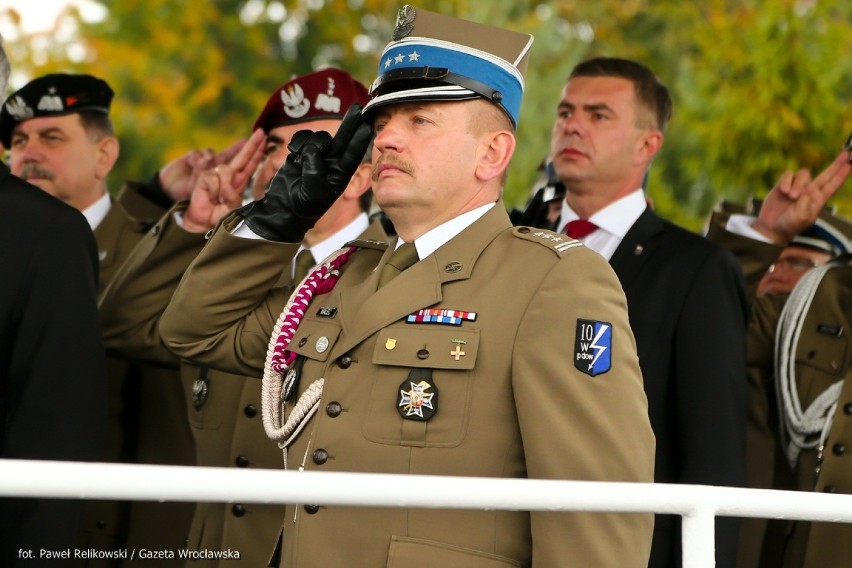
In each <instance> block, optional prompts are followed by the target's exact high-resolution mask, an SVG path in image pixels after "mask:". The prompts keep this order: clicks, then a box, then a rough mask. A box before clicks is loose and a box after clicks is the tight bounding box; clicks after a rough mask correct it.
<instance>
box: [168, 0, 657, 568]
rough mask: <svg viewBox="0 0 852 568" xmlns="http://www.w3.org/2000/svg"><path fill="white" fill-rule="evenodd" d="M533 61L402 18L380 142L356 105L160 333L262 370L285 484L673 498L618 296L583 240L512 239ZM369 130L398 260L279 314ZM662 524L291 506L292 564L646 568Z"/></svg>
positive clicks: (489, 34) (199, 275)
mask: <svg viewBox="0 0 852 568" xmlns="http://www.w3.org/2000/svg"><path fill="white" fill-rule="evenodd" d="M531 44H532V37H531V36H529V35H526V34H521V33H515V32H510V31H507V30H503V29H499V28H495V27H492V26H487V25H481V24H476V23H473V22H468V21H464V20H459V19H456V18H452V17H447V16H443V15H440V14H435V13H431V12H428V11H426V10H421V9H415V8H412V7H411V6H405V7H404V8H402V10H401V11H400V13H399V15H398V18H397V25H396V29H395V30H394V39H393V41H391V42H390V43H389V44H388V45H387V46H386V48H385V50H384V52H383V55H382V57H381V60H380V64H379V77H378V79H377V80H376V81H375V82H374V83H373V85H372V88H371V100H370V102H369V103H368V104H367V105H366V106H365V107H364V109H363V111H364V115H363V116H364V117H365V118H366V122H364V121H363V120H362V118H361V117H360V116H359V115H358V111H359V110H360V109H358V108H357V107H356V108H353V109H351V110H350V113H349V114H348V115H347V117H346V118H345V119H344V121H343V124H342V125H341V127H340V130H339V131H338V133H337V135H336V136H335V137H334V139H332V138H331V136H329V135H328V134H327V133H322V132H318V133H311V132H303V133H301V134H300V135H298V136H297V137H295V138H294V140H293V141H292V142H291V144H290V147H291V154H290V155H289V156H288V158H287V161H286V163H285V165H284V166H283V168H282V169H281V170H279V172H278V174H277V175H276V177H275V178H274V179H273V181H272V183H271V186H270V188H269V190H268V191H267V194H266V196H265V197H264V198H263V199H261V200H259V201H256V202H254V203H253V204H252V205H251V206H247V207H245V208H243V209H241V210H240V211H238V212H236V214H234V215H232V216H230V217H228V218H226V219H225V220H224V222H223V224H221V225H220V226H219V227H218V230H217V231H216V232H215V234H213V235H212V236H211V239H210V241H209V242H208V244H207V245H206V246H205V248H204V249H203V250H202V251H201V253H200V254H199V256H198V258H196V260H195V261H194V262H193V264H192V266H191V267H190V268H189V270H188V271H187V273H186V275H185V276H184V278H183V280H182V282H181V284H180V285H179V286H178V289H177V290H176V292H175V296H174V299H173V301H172V302H171V303H170V304H169V307H168V308H167V310H166V312H165V313H164V314H163V317H162V319H161V322H160V332H161V334H162V336H163V338H164V339H165V341H166V342H167V345H168V346H169V347H170V348H172V349H173V350H174V351H175V352H176V353H177V354H179V355H180V356H181V357H184V358H187V359H190V360H196V361H199V362H204V363H206V364H210V365H216V366H223V367H225V366H227V367H231V368H235V369H243V370H254V372H260V371H261V370H262V369H264V366H265V367H266V371H265V372H264V379H263V387H264V407H263V413H264V426H265V427H266V430H267V433H268V434H269V435H270V437H272V438H273V439H274V440H275V441H276V442H278V443H279V444H281V445H282V446H284V447H286V448H287V454H286V456H287V461H288V464H289V467H292V468H296V467H304V468H306V469H308V470H316V471H365V472H382V473H395V474H432V475H461V476H485V477H506V478H527V477H529V478H539V479H575V480H601V481H641V482H651V481H652V480H653V461H654V437H653V433H652V431H651V427H650V424H649V420H648V414H647V412H648V408H647V401H646V398H645V395H644V392H643V389H642V378H641V374H640V371H639V366H638V361H637V356H636V346H635V342H634V339H633V336H632V333H631V331H630V327H629V324H628V319H627V309H626V302H625V298H624V294H623V292H622V290H621V286H620V285H619V283H618V279H617V278H616V276H615V274H614V273H613V271H612V270H611V268H610V267H609V266H608V264H607V263H606V261H605V260H604V259H603V258H602V257H600V255H598V254H597V253H595V252H593V251H591V250H589V249H586V248H585V247H584V246H583V245H582V244H581V243H579V242H578V241H575V240H572V239H569V238H567V237H565V236H560V235H558V234H555V233H552V232H550V231H547V230H538V229H533V228H529V227H517V228H513V227H512V224H511V222H510V220H509V216H508V214H507V212H506V210H505V208H504V207H503V206H502V205H501V204H500V203H499V202H500V194H501V189H502V184H503V179H504V177H505V174H506V169H507V167H508V164H509V161H510V159H511V157H512V154H513V152H514V149H515V134H514V132H515V128H516V127H517V122H518V113H519V110H520V106H521V98H522V93H523V84H524V82H523V71H524V70H525V68H526V65H527V60H528V55H529V48H530V46H531ZM371 125H372V126H373V127H374V128H375V140H374V147H373V154H372V156H373V192H374V197H375V199H376V201H377V203H378V205H379V206H380V207H381V208H382V210H383V211H384V212H385V213H386V214H387V215H388V217H389V218H390V220H391V221H392V222H393V225H394V227H395V229H396V230H397V234H398V235H399V239H398V240H396V241H395V242H394V243H393V245H391V246H387V245H384V244H380V243H375V242H371V241H366V240H355V241H353V242H351V243H349V244H348V245H347V246H346V247H344V248H343V249H341V250H339V251H337V252H336V253H335V254H333V255H331V256H330V257H329V258H327V259H326V260H325V261H324V262H323V263H322V264H321V266H320V267H319V268H317V269H316V270H315V271H313V272H312V273H311V274H310V275H309V276H308V277H307V278H306V280H305V282H304V284H303V285H302V286H300V287H299V288H298V290H297V291H296V293H295V294H293V296H292V297H291V299H290V300H289V302H288V305H287V307H286V308H285V310H284V312H282V313H281V314H280V316H279V313H277V312H275V309H274V306H278V305H280V295H279V294H278V293H277V292H276V291H275V290H273V289H272V286H273V285H274V283H275V280H276V278H277V276H278V275H277V274H276V271H275V270H274V269H272V268H271V267H270V265H272V264H278V263H277V262H275V259H279V260H280V262H286V260H287V259H289V258H292V256H293V255H294V254H295V252H296V250H297V249H298V243H299V241H300V240H301V239H302V236H303V235H304V233H305V231H306V230H307V229H308V228H309V227H310V226H311V225H312V224H313V222H314V220H315V219H317V218H319V216H320V215H322V213H323V212H324V211H325V209H326V208H327V207H329V205H330V204H331V203H332V202H334V200H335V198H336V197H337V195H338V194H339V193H340V192H341V191H342V189H343V187H345V185H346V181H347V180H348V179H349V176H350V175H351V173H352V171H354V169H355V167H356V166H357V164H358V162H359V161H360V159H361V155H362V153H363V151H364V150H365V149H366V148H367V146H368V144H369V142H370V139H371V137H372V132H371ZM252 234H253V235H254V236H260V237H262V239H264V240H258V239H250V238H248V237H250V236H251V235H252ZM240 235H246V237H241V236H240ZM394 276H395V277H394ZM188 319H193V320H194V321H193V322H192V325H187V323H188V322H187V320H188ZM273 328H274V332H273V333H272V337H271V338H270V336H269V333H268V332H269V331H270V330H271V329H273ZM267 347H270V348H269V358H268V360H267V358H266V357H265V355H266V353H267ZM282 397H283V400H282ZM282 406H283V408H282ZM411 490H412V491H418V492H426V493H428V492H430V491H432V489H431V488H430V487H429V486H428V485H425V486H423V485H418V486H412V487H411ZM652 525H653V517H652V515H650V514H629V515H621V514H601V513H545V512H533V513H529V512H517V511H498V510H491V511H461V510H424V509H401V508H396V509H394V508H370V507H328V506H324V505H323V504H322V503H304V504H299V505H288V506H287V513H286V515H285V517H284V519H283V525H282V530H283V544H282V549H281V551H280V565H281V566H299V567H306V566H307V567H310V566H331V565H335V564H347V563H349V562H351V559H352V558H357V559H358V564H359V565H363V566H386V565H387V566H391V565H393V566H396V565H400V566H401V565H405V566H409V567H412V568H416V567H425V566H448V567H462V566H464V567H471V566H495V567H496V566H517V565H528V566H529V565H531V566H541V567H544V566H560V565H564V564H565V562H566V561H567V562H570V563H571V564H575V565H577V566H635V567H640V566H642V567H644V566H646V565H647V561H648V554H649V549H650V542H651V533H652Z"/></svg>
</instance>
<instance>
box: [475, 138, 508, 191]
mask: <svg viewBox="0 0 852 568" xmlns="http://www.w3.org/2000/svg"><path fill="white" fill-rule="evenodd" d="M482 148H483V151H482V153H481V154H480V156H479V158H478V159H477V164H476V177H477V179H479V180H481V181H489V180H492V179H494V178H497V177H500V176H501V175H503V172H505V171H506V169H507V168H508V167H509V162H510V161H511V160H512V154H514V153H515V135H514V134H512V133H511V132H509V131H508V130H497V131H495V132H492V133H491V134H490V135H489V137H488V138H486V139H485V140H484V142H483V147H482Z"/></svg>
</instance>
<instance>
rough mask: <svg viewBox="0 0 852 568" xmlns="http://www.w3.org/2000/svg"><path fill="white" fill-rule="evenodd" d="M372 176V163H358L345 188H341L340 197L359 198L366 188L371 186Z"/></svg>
mask: <svg viewBox="0 0 852 568" xmlns="http://www.w3.org/2000/svg"><path fill="white" fill-rule="evenodd" d="M372 178H373V165H372V164H370V163H369V162H367V163H363V164H361V165H359V166H358V169H357V170H355V173H354V174H352V179H350V180H349V185H347V186H346V189H345V190H343V195H342V196H341V199H353V200H357V199H358V198H360V197H361V196H362V195H364V193H366V192H367V190H368V189H370V188H371V187H373V179H372Z"/></svg>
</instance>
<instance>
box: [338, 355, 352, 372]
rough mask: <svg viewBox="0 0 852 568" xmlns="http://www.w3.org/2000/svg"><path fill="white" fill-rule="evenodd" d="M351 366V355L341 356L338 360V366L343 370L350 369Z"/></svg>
mask: <svg viewBox="0 0 852 568" xmlns="http://www.w3.org/2000/svg"><path fill="white" fill-rule="evenodd" d="M351 364H352V356H351V355H349V353H346V354H344V355H341V356H340V357H339V358H338V359H337V366H338V367H340V368H341V369H348V368H349V366H350V365H351Z"/></svg>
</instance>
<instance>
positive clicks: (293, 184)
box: [239, 104, 373, 243]
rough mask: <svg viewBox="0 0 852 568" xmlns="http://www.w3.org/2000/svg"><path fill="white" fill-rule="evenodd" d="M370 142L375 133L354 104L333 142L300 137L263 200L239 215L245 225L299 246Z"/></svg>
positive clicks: (317, 135) (313, 135)
mask: <svg viewBox="0 0 852 568" xmlns="http://www.w3.org/2000/svg"><path fill="white" fill-rule="evenodd" d="M372 137H373V127H372V126H371V125H370V124H369V123H367V122H366V121H364V119H363V118H361V105H358V104H354V105H352V106H351V107H349V110H348V111H347V112H346V116H344V117H343V122H342V123H341V124H340V128H339V129H338V131H337V134H336V135H335V136H334V138H332V137H331V135H330V134H329V133H328V132H322V131H321V132H312V131H310V130H300V131H298V132H297V133H296V134H295V135H293V139H292V140H291V141H290V144H288V146H287V148H288V149H289V150H290V154H289V155H288V156H287V160H286V161H285V162H284V165H282V166H281V168H280V169H279V170H278V172H277V173H276V174H275V177H273V178H272V181H271V182H269V188H268V189H267V190H266V195H264V196H263V197H262V198H261V199H259V200H257V201H255V202H254V203H250V204H249V205H246V206H245V207H243V208H242V209H241V210H240V211H239V212H240V214H241V215H242V216H243V219H244V220H245V223H246V225H248V227H249V228H250V229H251V230H252V231H254V232H255V233H256V234H258V235H260V236H261V237H263V238H265V239H267V240H270V241H279V242H287V243H298V242H301V241H302V239H303V238H304V237H305V233H307V232H308V230H309V229H310V228H311V227H313V226H314V224H315V223H316V222H317V220H319V218H320V217H322V216H323V215H324V214H325V212H326V211H328V209H329V208H330V207H331V206H332V205H333V204H334V202H335V201H336V200H337V198H338V197H339V196H340V194H342V193H343V190H345V189H346V186H347V185H348V184H349V180H350V179H351V178H352V174H354V173H355V170H357V169H358V165H359V164H361V162H362V161H363V158H364V153H365V152H366V151H367V148H368V147H369V145H370V140H372Z"/></svg>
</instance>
